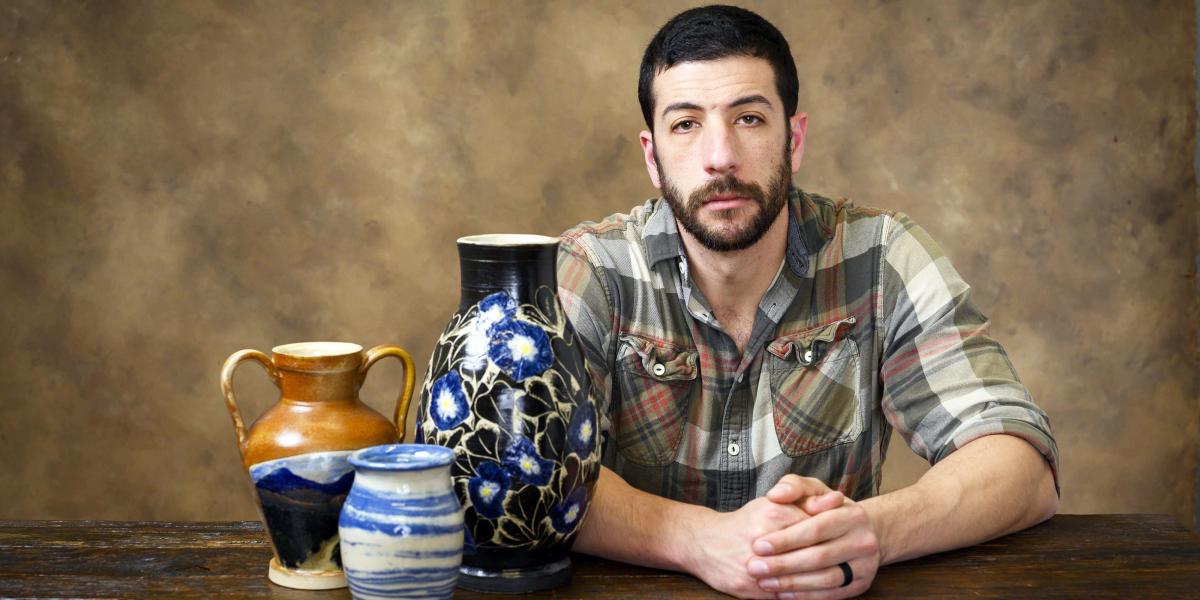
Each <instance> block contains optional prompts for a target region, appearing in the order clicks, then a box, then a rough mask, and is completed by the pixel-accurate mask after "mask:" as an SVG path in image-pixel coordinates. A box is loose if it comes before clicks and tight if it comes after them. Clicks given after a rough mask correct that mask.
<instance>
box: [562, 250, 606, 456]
mask: <svg viewBox="0 0 1200 600" xmlns="http://www.w3.org/2000/svg"><path fill="white" fill-rule="evenodd" d="M558 248H559V250H558V296H559V301H560V302H561V303H562V306H563V310H564V311H565V312H566V315H567V319H568V320H569V321H570V322H571V325H572V326H573V327H574V328H575V332H576V333H577V334H578V335H579V338H580V341H581V343H582V344H583V350H584V358H585V360H586V361H587V370H588V375H589V377H590V378H591V384H592V385H591V390H592V391H591V395H592V400H593V401H594V402H595V403H596V409H597V412H598V413H599V416H600V431H601V437H602V439H603V440H604V445H605V446H607V445H608V444H607V440H608V439H609V438H610V437H611V433H612V411H613V406H612V404H613V403H612V377H611V373H609V365H610V364H611V360H610V359H609V357H608V354H609V352H610V348H611V347H612V332H613V331H614V326H613V320H614V312H613V309H612V301H611V297H610V295H609V291H608V288H607V286H606V285H605V281H604V276H603V275H602V274H601V273H600V272H598V271H597V269H596V267H595V265H594V263H593V262H592V261H590V260H588V257H587V253H586V250H585V249H584V248H583V246H582V245H581V244H580V243H579V242H578V240H575V239H574V238H573V237H570V236H568V235H564V236H563V237H562V238H561V241H560V243H559V247H558Z"/></svg>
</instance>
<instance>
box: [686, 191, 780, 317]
mask: <svg viewBox="0 0 1200 600" xmlns="http://www.w3.org/2000/svg"><path fill="white" fill-rule="evenodd" d="M789 212H791V211H789V210H788V205H787V204H784V206H783V209H782V210H780V211H779V215H777V216H776V217H775V220H774V221H773V222H772V223H771V227H770V228H769V229H767V232H766V233H765V234H763V236H762V238H761V239H759V240H758V241H757V242H755V244H754V245H753V246H750V247H749V248H745V249H743V250H735V251H732V252H717V251H714V250H709V249H708V248H705V247H704V246H703V245H701V244H700V242H699V241H697V240H696V238H694V237H692V235H691V234H690V233H688V231H687V230H686V229H684V228H683V227H682V226H680V227H679V233H680V237H682V238H683V247H684V249H685V250H687V255H688V273H689V275H690V276H691V277H692V280H693V281H695V282H696V285H697V286H698V287H699V288H700V290H701V291H702V292H703V293H704V297H705V298H706V299H707V300H708V301H709V303H710V304H712V305H713V306H712V308H713V310H715V311H719V312H720V311H723V310H731V309H732V310H737V309H739V308H744V307H747V306H749V307H755V306H757V305H758V302H759V300H760V299H761V298H762V296H763V294H765V293H766V291H767V288H768V287H769V286H770V285H771V281H772V280H773V279H774V278H775V274H776V273H777V272H778V271H779V265H780V263H782V262H783V257H784V254H785V253H786V251H787V231H788V218H789V217H788V213H789Z"/></svg>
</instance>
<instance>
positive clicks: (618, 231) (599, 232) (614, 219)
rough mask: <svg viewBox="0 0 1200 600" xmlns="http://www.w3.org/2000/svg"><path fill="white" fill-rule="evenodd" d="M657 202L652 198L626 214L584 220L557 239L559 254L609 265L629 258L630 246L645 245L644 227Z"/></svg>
mask: <svg viewBox="0 0 1200 600" xmlns="http://www.w3.org/2000/svg"><path fill="white" fill-rule="evenodd" d="M660 202H661V201H660V200H657V199H651V200H647V201H646V202H645V203H643V204H641V205H638V206H635V207H633V208H632V209H630V211H629V212H628V213H614V214H611V215H609V216H607V217H604V218H603V219H601V220H599V221H584V222H582V223H580V224H578V225H576V226H574V227H572V228H570V229H568V230H566V231H564V232H563V233H562V235H560V236H559V241H560V245H559V247H560V252H568V253H573V254H578V255H581V256H583V257H585V258H587V259H589V260H591V261H593V262H596V263H600V264H604V263H609V262H611V260H605V259H611V258H612V257H614V256H628V254H629V249H630V246H635V247H643V246H644V245H645V241H644V238H645V235H646V224H647V222H649V220H650V217H651V216H653V215H654V212H655V211H656V210H657V209H658V207H659V204H660Z"/></svg>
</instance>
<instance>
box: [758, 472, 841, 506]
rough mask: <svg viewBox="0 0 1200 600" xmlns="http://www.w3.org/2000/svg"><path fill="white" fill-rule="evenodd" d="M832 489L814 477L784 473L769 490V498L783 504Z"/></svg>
mask: <svg viewBox="0 0 1200 600" xmlns="http://www.w3.org/2000/svg"><path fill="white" fill-rule="evenodd" d="M829 491H832V490H830V489H829V486H827V485H825V484H824V483H822V482H821V480H820V479H815V478H813V477H801V476H799V475H784V476H783V477H782V478H781V479H780V480H779V483H776V484H775V487H773V488H771V489H770V490H769V491H767V499H768V500H770V501H772V502H778V503H781V504H791V503H794V502H796V501H798V500H800V499H801V498H803V497H805V496H817V495H820V494H824V493H825V492H829Z"/></svg>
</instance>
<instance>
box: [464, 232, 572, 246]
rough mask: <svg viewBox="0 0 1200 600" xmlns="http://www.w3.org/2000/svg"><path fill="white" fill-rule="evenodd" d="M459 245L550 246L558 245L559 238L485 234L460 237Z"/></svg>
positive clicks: (515, 234) (516, 234)
mask: <svg viewBox="0 0 1200 600" xmlns="http://www.w3.org/2000/svg"><path fill="white" fill-rule="evenodd" d="M458 243H459V244H467V245H471V246H502V247H511V246H550V245H553V244H557V243H558V238H556V237H550V236H545V235H537V234H534V233H485V234H482V235H468V236H466V237H460V238H458Z"/></svg>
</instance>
